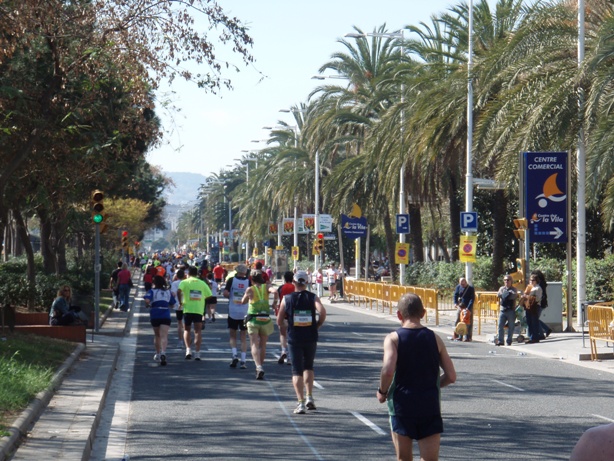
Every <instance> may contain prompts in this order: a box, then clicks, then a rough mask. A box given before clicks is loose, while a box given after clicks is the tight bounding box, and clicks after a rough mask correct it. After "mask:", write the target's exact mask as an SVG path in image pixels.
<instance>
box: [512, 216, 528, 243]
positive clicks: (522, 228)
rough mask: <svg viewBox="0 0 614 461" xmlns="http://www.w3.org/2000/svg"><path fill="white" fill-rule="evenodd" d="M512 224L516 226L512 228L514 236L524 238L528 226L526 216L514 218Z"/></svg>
mask: <svg viewBox="0 0 614 461" xmlns="http://www.w3.org/2000/svg"><path fill="white" fill-rule="evenodd" d="M514 226H515V227H516V229H514V236H515V237H516V238H517V239H518V240H525V237H526V231H527V229H528V228H529V223H528V221H527V218H515V219H514Z"/></svg>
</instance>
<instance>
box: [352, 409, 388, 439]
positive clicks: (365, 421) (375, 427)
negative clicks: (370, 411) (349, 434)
mask: <svg viewBox="0 0 614 461" xmlns="http://www.w3.org/2000/svg"><path fill="white" fill-rule="evenodd" d="M350 413H352V414H353V415H354V417H355V418H357V419H358V420H359V421H360V422H361V423H363V424H364V425H365V426H367V427H369V428H371V429H372V430H374V431H375V432H377V433H378V434H380V435H387V433H386V432H385V431H384V430H383V429H382V428H381V427H379V426H378V425H377V424H375V423H373V422H372V421H370V420H368V419H367V418H365V417H364V416H363V415H361V414H360V413H358V412H356V411H350Z"/></svg>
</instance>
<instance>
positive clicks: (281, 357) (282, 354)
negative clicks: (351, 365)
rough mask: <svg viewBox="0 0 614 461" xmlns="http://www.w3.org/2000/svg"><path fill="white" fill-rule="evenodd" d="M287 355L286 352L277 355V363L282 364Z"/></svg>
mask: <svg viewBox="0 0 614 461" xmlns="http://www.w3.org/2000/svg"><path fill="white" fill-rule="evenodd" d="M287 357H288V354H286V353H285V352H282V353H281V355H280V356H279V360H278V361H277V363H279V364H280V365H283V363H284V362H285V361H286V358H287Z"/></svg>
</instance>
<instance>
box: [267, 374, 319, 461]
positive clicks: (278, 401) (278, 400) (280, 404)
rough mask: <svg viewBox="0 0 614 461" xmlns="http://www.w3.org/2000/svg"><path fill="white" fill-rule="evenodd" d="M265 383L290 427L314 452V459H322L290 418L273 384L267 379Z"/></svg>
mask: <svg viewBox="0 0 614 461" xmlns="http://www.w3.org/2000/svg"><path fill="white" fill-rule="evenodd" d="M266 383H267V384H268V385H269V387H270V388H271V392H272V393H273V395H274V396H275V399H276V400H277V403H279V406H280V407H281V410H282V411H283V412H284V414H285V415H286V417H287V418H288V420H289V421H290V424H292V427H294V430H295V431H296V433H297V434H298V435H299V437H300V438H301V439H303V442H305V444H306V445H307V446H308V447H309V449H310V450H311V452H312V453H313V454H314V456H315V459H317V460H320V461H324V458H322V456H321V455H320V453H318V450H316V447H314V446H313V445H312V444H311V442H310V441H309V439H308V438H307V436H306V435H305V434H303V431H301V429H300V428H299V427H298V426H297V425H296V423H295V422H294V419H292V416H290V413H289V412H288V410H287V409H286V407H285V406H284V404H283V403H282V401H281V399H280V398H279V395H277V392H275V389H274V388H273V385H272V384H271V383H270V382H269V381H267V382H266ZM297 417H301V415H298V416H297Z"/></svg>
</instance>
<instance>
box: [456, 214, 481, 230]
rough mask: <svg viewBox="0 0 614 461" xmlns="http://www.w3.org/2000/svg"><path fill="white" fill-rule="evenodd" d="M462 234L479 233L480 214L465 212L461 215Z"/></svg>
mask: <svg viewBox="0 0 614 461" xmlns="http://www.w3.org/2000/svg"><path fill="white" fill-rule="evenodd" d="M460 221H461V232H477V231H478V214H477V213H476V212H475V211H463V212H461V214H460Z"/></svg>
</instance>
